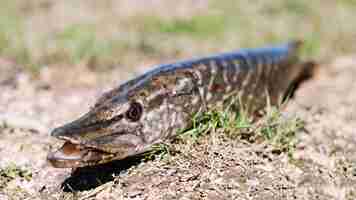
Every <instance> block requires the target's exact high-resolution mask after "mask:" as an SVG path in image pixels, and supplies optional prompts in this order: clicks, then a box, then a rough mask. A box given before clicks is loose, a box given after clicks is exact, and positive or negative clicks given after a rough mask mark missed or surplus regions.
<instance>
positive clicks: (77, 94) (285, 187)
mask: <svg viewBox="0 0 356 200" xmlns="http://www.w3.org/2000/svg"><path fill="white" fill-rule="evenodd" d="M0 65H1V66H0V73H1V79H0V91H1V93H0V127H1V128H0V169H8V168H9V166H12V165H15V166H16V167H15V168H16V170H17V171H20V172H24V171H27V172H30V175H27V176H26V175H23V174H24V173H17V174H16V175H15V176H13V177H11V176H10V177H9V175H6V173H4V172H2V173H0V185H1V186H0V199H1V200H7V199H137V200H138V199H214V200H215V199H264V200H267V199H349V200H351V199H356V103H355V102H356V92H354V91H356V56H347V57H341V58H337V59H335V60H333V61H330V62H328V63H324V64H320V67H319V69H320V70H319V71H318V73H317V74H316V76H314V77H313V78H312V79H311V80H308V81H306V82H304V83H302V85H301V86H300V87H299V88H298V90H297V91H296V94H295V95H294V98H293V99H292V100H291V101H290V102H289V104H288V105H287V107H286V108H285V111H284V112H286V113H289V114H296V115H298V116H299V117H300V118H302V119H303V120H304V121H305V128H304V130H302V131H300V132H298V134H297V137H298V139H299V142H298V145H297V148H296V150H295V151H294V152H293V155H292V157H293V160H291V159H290V158H289V157H288V155H287V154H286V153H281V154H275V153H273V151H271V147H270V146H269V145H268V144H265V143H260V144H255V143H252V144H251V143H246V142H244V141H240V140H232V139H229V138H227V137H225V136H224V134H221V133H219V132H217V133H216V134H210V135H208V136H205V137H203V138H201V139H200V140H199V142H198V143H197V144H187V145H184V144H177V145H174V148H173V149H174V150H173V151H172V152H170V154H169V155H166V156H163V157H162V158H160V157H159V156H157V157H156V158H154V159H151V160H145V161H143V160H142V158H139V157H136V158H130V159H126V160H122V161H115V162H112V163H109V164H106V165H101V166H98V167H94V168H82V169H56V168H53V167H51V166H50V165H49V164H48V163H47V162H46V155H47V153H48V151H50V150H52V149H55V148H58V147H59V146H60V145H61V144H62V143H63V142H62V141H58V140H56V139H54V138H52V137H50V134H49V133H50V130H51V129H53V128H54V127H56V126H58V125H60V124H63V123H66V122H68V121H70V120H72V119H75V118H76V117H78V116H79V115H81V114H82V113H84V112H86V111H87V110H88V109H89V107H90V106H91V105H93V104H94V101H95V98H96V97H98V96H99V95H100V94H101V93H102V91H103V88H105V87H108V86H115V85H117V82H116V81H117V80H126V79H127V76H132V74H130V75H127V76H126V75H124V76H125V77H123V75H121V76H118V74H119V73H118V72H117V73H110V74H111V75H110V77H108V75H106V79H105V82H103V81H102V80H103V79H101V78H99V77H97V76H99V75H96V74H93V73H92V72H90V70H87V69H81V74H82V75H83V76H81V78H75V76H74V75H71V74H73V72H72V71H71V69H69V68H53V70H58V69H61V71H60V72H58V71H51V70H52V69H47V68H46V69H43V70H42V71H41V73H40V74H39V75H38V76H36V78H34V77H32V76H30V75H29V74H27V73H26V72H23V71H21V70H17V68H16V66H15V64H14V63H12V62H10V61H6V59H1V60H0ZM13 69H16V70H15V71H14V70H13ZM2 70H3V71H2ZM53 74H59V75H57V76H58V77H57V78H56V77H53ZM64 77H67V78H64ZM84 77H86V78H84ZM3 171H4V170H3Z"/></svg>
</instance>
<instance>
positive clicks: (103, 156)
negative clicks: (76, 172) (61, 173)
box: [47, 140, 115, 168]
mask: <svg viewBox="0 0 356 200" xmlns="http://www.w3.org/2000/svg"><path fill="white" fill-rule="evenodd" d="M113 157H115V154H113V153H109V152H106V151H103V150H100V149H97V148H93V147H89V146H85V145H82V144H78V143H73V142H72V141H69V140H66V141H65V143H64V144H63V146H62V147H61V148H59V149H58V150H56V151H54V152H50V153H49V154H48V156H47V160H48V161H49V163H50V164H51V165H52V166H53V167H56V168H76V167H85V166H91V165H97V164H101V163H105V162H109V161H111V160H112V158H113Z"/></svg>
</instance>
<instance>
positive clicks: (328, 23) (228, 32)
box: [0, 0, 356, 72]
mask: <svg viewBox="0 0 356 200" xmlns="http://www.w3.org/2000/svg"><path fill="white" fill-rule="evenodd" d="M355 20H356V1H355V0H313V1H310V0H274V1H262V0H241V1H237V0H236V1H234V0H215V1H214V0H191V1H188V0H181V1H168V0H146V1H142V0H131V1H127V0H126V1H123V0H103V1H94V0H76V1H73V0H61V1H54V0H2V1H1V6H0V57H5V58H9V59H13V60H14V61H15V62H17V63H19V64H21V65H22V66H24V68H26V69H27V70H30V71H38V70H39V69H41V68H43V67H55V66H57V65H58V64H59V63H60V64H61V66H63V64H65V65H68V66H71V67H73V66H76V65H78V63H81V64H83V63H84V64H85V65H87V66H88V67H90V69H92V70H96V71H98V72H103V71H104V72H105V71H107V70H110V69H112V68H117V67H120V66H126V69H127V67H129V66H135V65H137V64H139V63H142V62H148V63H152V62H153V63H159V62H164V61H168V60H172V59H178V58H187V57H193V56H201V55H206V54H210V53H214V52H220V51H228V50H232V49H238V48H242V47H258V46H262V45H265V44H269V43H277V42H284V41H287V40H290V39H296V38H297V39H302V40H304V41H305V46H304V50H303V55H304V56H307V57H312V58H315V59H318V60H327V59H330V58H333V57H336V56H338V55H344V54H351V53H352V52H356V45H355V44H356V22H355Z"/></svg>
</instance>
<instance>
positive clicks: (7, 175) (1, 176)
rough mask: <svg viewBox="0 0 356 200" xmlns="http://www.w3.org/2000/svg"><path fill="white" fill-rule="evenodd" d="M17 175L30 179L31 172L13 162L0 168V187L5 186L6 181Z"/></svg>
mask: <svg viewBox="0 0 356 200" xmlns="http://www.w3.org/2000/svg"><path fill="white" fill-rule="evenodd" d="M18 177H20V178H23V179H25V180H27V181H30V180H31V179H32V172H31V171H30V170H28V169H25V168H22V167H19V166H17V165H16V164H14V163H10V164H9V165H8V166H6V167H5V168H3V169H1V168H0V189H1V188H3V187H6V185H7V183H8V182H10V181H12V180H14V179H16V178H18Z"/></svg>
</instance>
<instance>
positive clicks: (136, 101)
mask: <svg viewBox="0 0 356 200" xmlns="http://www.w3.org/2000/svg"><path fill="white" fill-rule="evenodd" d="M299 46H300V42H298V41H293V42H289V43H286V44H282V45H277V46H271V47H264V48H255V49H242V50H238V51H234V52H229V53H222V54H217V55H212V56H207V57H203V58H196V59H191V60H185V61H180V62H176V63H172V64H163V65H158V66H156V67H154V69H153V70H151V71H149V72H146V73H144V74H142V75H141V76H138V77H137V78H134V79H132V80H130V81H128V82H126V83H124V84H122V85H120V86H119V87H117V88H114V89H112V90H111V91H109V92H107V93H105V94H103V95H102V97H100V98H99V99H98V101H97V102H96V103H95V106H94V107H93V108H92V109H91V110H89V112H88V113H86V114H85V115H83V116H82V117H80V118H79V119H77V120H75V121H73V122H71V123H68V124H66V125H64V126H61V127H58V128H56V129H54V130H53V131H52V133H51V134H52V136H55V137H57V138H59V139H61V140H64V141H65V144H64V145H63V147H62V148H60V149H58V150H56V151H54V152H50V153H49V154H48V158H47V159H48V160H49V161H50V163H52V165H53V166H54V167H83V166H87V165H97V164H101V163H106V162H109V161H112V160H119V159H123V158H126V157H128V156H132V155H136V154H139V153H142V152H144V151H147V150H148V149H150V147H151V146H152V145H153V144H156V143H160V142H164V141H166V140H169V139H171V138H174V137H175V136H176V135H177V133H178V130H182V129H186V128H188V127H189V126H191V123H192V119H193V116H194V115H196V114H197V113H198V114H199V113H202V112H204V111H207V110H209V109H213V108H217V107H218V108H224V105H227V104H228V105H229V104H231V103H234V102H232V101H237V100H239V102H238V103H240V104H242V105H248V107H249V108H250V109H251V111H255V110H258V109H262V108H263V107H264V106H265V105H266V102H267V95H268V98H269V99H270V102H271V103H272V104H277V103H278V100H279V99H280V98H281V97H282V95H284V93H285V92H286V90H287V88H288V87H289V85H290V84H291V83H292V82H293V81H294V80H295V79H296V78H297V77H298V76H299V75H300V74H301V73H302V72H303V71H304V70H305V67H303V65H300V64H299V59H298V48H299Z"/></svg>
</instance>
